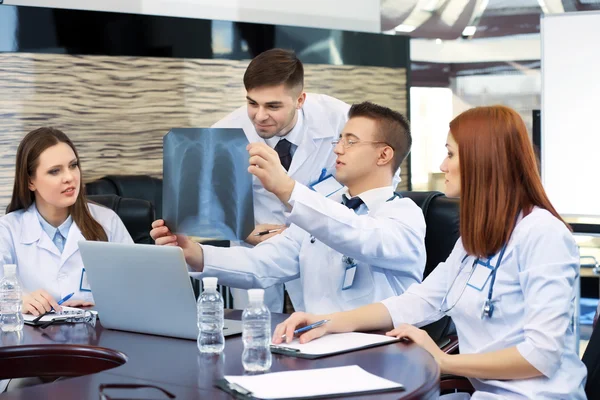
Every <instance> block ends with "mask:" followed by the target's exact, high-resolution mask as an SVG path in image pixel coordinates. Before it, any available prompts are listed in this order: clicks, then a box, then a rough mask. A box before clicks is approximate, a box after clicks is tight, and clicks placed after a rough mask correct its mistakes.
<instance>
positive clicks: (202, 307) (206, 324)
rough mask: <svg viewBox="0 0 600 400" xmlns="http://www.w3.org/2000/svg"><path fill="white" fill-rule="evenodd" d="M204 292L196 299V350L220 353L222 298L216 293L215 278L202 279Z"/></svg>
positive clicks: (222, 337)
mask: <svg viewBox="0 0 600 400" xmlns="http://www.w3.org/2000/svg"><path fill="white" fill-rule="evenodd" d="M202 283H203V286H204V291H203V292H202V294H201V295H200V297H199V298H198V330H199V332H198V350H200V352H201V353H221V352H222V351H223V348H225V336H224V335H223V298H222V297H221V295H220V294H219V292H217V278H202Z"/></svg>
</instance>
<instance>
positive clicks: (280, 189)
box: [246, 143, 296, 204]
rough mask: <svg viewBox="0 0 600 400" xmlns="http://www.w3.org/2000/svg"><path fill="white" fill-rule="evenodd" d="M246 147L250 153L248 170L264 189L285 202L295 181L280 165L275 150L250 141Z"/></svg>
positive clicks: (263, 144)
mask: <svg viewBox="0 0 600 400" xmlns="http://www.w3.org/2000/svg"><path fill="white" fill-rule="evenodd" d="M246 149H247V150H248V153H249V154H250V166H249V167H248V172H250V173H251V174H252V175H254V176H256V177H257V178H258V179H259V180H260V182H261V183H262V185H263V186H264V188H265V189H267V190H268V191H269V192H271V193H273V194H274V195H275V196H277V198H279V200H281V202H282V203H284V204H287V202H288V200H289V199H290V196H291V195H292V191H293V190H294V185H295V184H296V182H295V181H294V180H293V179H292V178H290V177H289V176H288V174H287V173H286V171H285V169H283V167H282V166H281V162H280V161H279V155H277V152H276V151H275V150H273V149H272V148H270V147H269V146H267V145H266V144H265V143H250V144H249V145H248V146H247V147H246Z"/></svg>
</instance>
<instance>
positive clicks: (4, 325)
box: [0, 264, 23, 332]
mask: <svg viewBox="0 0 600 400" xmlns="http://www.w3.org/2000/svg"><path fill="white" fill-rule="evenodd" d="M21 301H22V300H21V284H20V283H19V279H18V278H17V266H16V265H15V264H5V265H4V278H2V280H0V328H1V329H2V332H20V331H22V330H23V313H22V312H21V308H22V303H21Z"/></svg>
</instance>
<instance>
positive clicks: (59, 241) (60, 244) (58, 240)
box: [52, 229, 65, 254]
mask: <svg viewBox="0 0 600 400" xmlns="http://www.w3.org/2000/svg"><path fill="white" fill-rule="evenodd" d="M52 241H53V242H54V244H55V245H56V247H57V248H58V250H59V251H60V253H61V254H62V252H63V250H64V249H65V238H64V237H63V235H62V234H61V233H60V231H59V230H58V229H57V230H56V233H55V234H54V238H53V239H52Z"/></svg>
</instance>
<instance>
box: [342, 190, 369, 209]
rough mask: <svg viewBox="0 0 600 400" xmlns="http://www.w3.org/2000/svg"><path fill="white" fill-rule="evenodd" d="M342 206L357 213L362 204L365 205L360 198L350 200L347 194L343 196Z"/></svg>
mask: <svg viewBox="0 0 600 400" xmlns="http://www.w3.org/2000/svg"><path fill="white" fill-rule="evenodd" d="M342 204H344V205H345V206H346V207H348V208H351V209H352V210H354V211H356V210H357V209H358V207H360V205H361V204H364V202H363V201H362V199H361V198H360V197H353V198H351V199H349V198H348V196H346V195H345V194H343V195H342Z"/></svg>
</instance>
